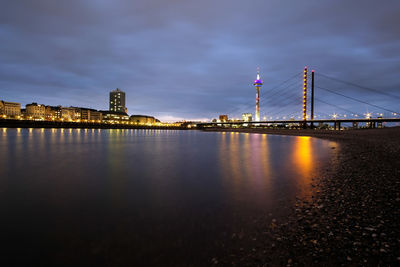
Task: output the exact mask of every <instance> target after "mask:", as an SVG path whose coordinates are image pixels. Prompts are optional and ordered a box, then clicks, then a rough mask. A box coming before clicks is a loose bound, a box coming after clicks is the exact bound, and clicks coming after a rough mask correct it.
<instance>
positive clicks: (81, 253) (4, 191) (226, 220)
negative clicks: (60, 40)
mask: <svg viewBox="0 0 400 267" xmlns="http://www.w3.org/2000/svg"><path fill="white" fill-rule="evenodd" d="M334 146H337V144H336V143H333V142H330V141H325V140H320V139H315V138H310V137H290V136H276V135H266V134H246V133H209V132H198V131H166V130H84V129H82V130H79V129H73V130H72V129H5V128H0V212H1V221H0V227H1V233H2V234H1V236H2V241H3V242H2V243H3V246H6V248H5V250H3V251H4V252H3V253H6V255H8V256H11V257H12V259H13V261H14V262H15V263H16V264H18V263H20V261H25V262H31V263H33V262H34V263H38V262H40V263H41V264H54V263H57V264H65V265H71V264H75V265H76V264H88V265H115V266H119V265H126V264H127V263H129V264H135V263H136V264H140V265H144V264H146V265H151V264H155V265H186V264H191V263H193V264H204V263H206V262H209V259H210V258H212V257H213V253H217V250H218V246H219V243H220V241H221V240H223V239H224V237H226V236H229V235H230V233H231V232H232V231H233V229H238V228H243V227H246V226H247V225H250V223H249V222H250V221H252V220H253V218H258V217H260V216H262V215H264V214H268V213H273V214H274V215H275V214H276V215H277V216H279V215H281V216H283V215H284V214H285V212H287V210H285V206H286V205H287V204H288V203H289V204H290V203H291V202H292V201H293V199H294V198H295V196H307V195H308V194H310V190H311V189H310V188H311V187H310V186H309V184H310V182H311V178H312V177H315V176H317V175H318V172H317V170H318V168H319V167H321V166H322V165H323V163H324V162H328V160H329V158H330V157H331V156H332V153H333V152H332V151H335V150H332V149H331V147H334ZM219 249H220V248H219Z"/></svg>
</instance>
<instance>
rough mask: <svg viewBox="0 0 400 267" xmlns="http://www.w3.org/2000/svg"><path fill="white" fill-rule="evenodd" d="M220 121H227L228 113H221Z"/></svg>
mask: <svg viewBox="0 0 400 267" xmlns="http://www.w3.org/2000/svg"><path fill="white" fill-rule="evenodd" d="M219 121H220V122H227V121H228V115H219Z"/></svg>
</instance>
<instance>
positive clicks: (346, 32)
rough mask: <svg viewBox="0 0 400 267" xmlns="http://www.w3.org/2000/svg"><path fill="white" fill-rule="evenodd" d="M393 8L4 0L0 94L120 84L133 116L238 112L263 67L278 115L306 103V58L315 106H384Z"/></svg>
mask: <svg viewBox="0 0 400 267" xmlns="http://www.w3.org/2000/svg"><path fill="white" fill-rule="evenodd" d="M399 14H400V1H398V0H382V1H376V0H372V1H371V0H354V1H349V0H335V1H333V0H332V1H328V0H326V1H324V0H322V1H321V0H307V1H295V0H291V1H289V0H273V1H270V0H260V1H259V0H246V1H236V0H202V1H198V0H197V1H191V0H146V1H136V0H113V1H106V0H79V1H77V0H69V1H54V0H35V1H32V0H18V1H15V0H3V1H2V8H1V9H0V99H1V100H5V101H14V102H19V103H22V104H23V106H24V105H25V104H28V103H32V102H37V103H41V104H46V105H63V106H82V107H89V108H95V109H100V110H106V109H108V97H109V92H110V91H111V90H113V89H115V88H120V89H121V90H123V91H125V92H126V97H127V99H126V102H127V108H128V113H129V114H130V115H132V114H146V115H153V116H156V117H157V118H159V119H161V120H164V121H174V120H182V119H187V120H199V119H212V118H216V117H218V115H219V114H228V115H229V116H230V117H239V116H240V115H241V113H243V112H251V113H254V110H255V88H254V86H253V85H252V82H253V80H254V79H255V77H256V70H257V67H259V68H260V72H261V77H262V79H263V81H264V85H263V87H262V88H261V95H262V97H261V115H262V116H266V117H269V116H271V117H279V116H281V117H282V118H283V116H297V115H300V113H301V110H302V106H301V94H302V76H301V73H302V71H303V68H304V66H307V67H308V70H309V73H310V72H311V70H312V69H313V70H315V75H316V76H315V84H316V86H317V88H316V89H315V90H316V91H315V96H316V98H317V100H316V102H315V110H316V111H315V112H316V114H320V116H328V115H331V114H333V113H338V114H346V113H347V114H348V116H350V113H351V114H360V115H363V114H365V113H366V112H374V113H379V112H382V113H384V114H385V115H386V116H389V115H393V112H400V107H399V106H400V105H399V103H400V27H399V25H400V15H399ZM321 74H322V75H325V76H322V75H321ZM296 75H297V76H296ZM326 76H328V77H331V78H334V79H339V80H341V81H347V82H350V83H354V84H357V85H360V86H361V87H357V86H353V85H351V84H349V83H347V84H346V83H342V82H337V81H334V80H332V79H329V78H326ZM291 77H294V78H292V79H291V80H289V81H288V79H290V78H291ZM285 81H287V82H286V83H283V82H285ZM282 83H283V84H282ZM280 84H282V85H281V86H280ZM318 87H320V88H325V89H329V90H331V91H334V92H337V93H339V94H342V95H345V96H347V97H352V98H355V99H358V100H361V101H362V102H357V101H354V100H352V99H349V98H346V97H343V96H341V95H338V94H333V93H331V92H329V91H327V90H324V89H320V88H318ZM363 87H364V88H363ZM365 87H367V88H368V89H365ZM370 89H373V90H370ZM364 102H365V103H367V104H365V103H364ZM371 104H372V105H371ZM382 107H383V108H385V109H381V108H382ZM390 113H392V114H390Z"/></svg>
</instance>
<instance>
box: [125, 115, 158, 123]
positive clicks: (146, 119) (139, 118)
mask: <svg viewBox="0 0 400 267" xmlns="http://www.w3.org/2000/svg"><path fill="white" fill-rule="evenodd" d="M129 120H130V121H131V122H134V123H138V124H154V123H156V122H160V121H159V120H157V119H156V118H154V117H152V116H146V115H132V116H130V117H129Z"/></svg>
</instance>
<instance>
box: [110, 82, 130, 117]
mask: <svg viewBox="0 0 400 267" xmlns="http://www.w3.org/2000/svg"><path fill="white" fill-rule="evenodd" d="M110 111H113V112H124V113H126V112H127V109H126V106H125V92H123V91H121V90H119V89H118V88H117V89H115V90H113V91H111V92H110Z"/></svg>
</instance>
